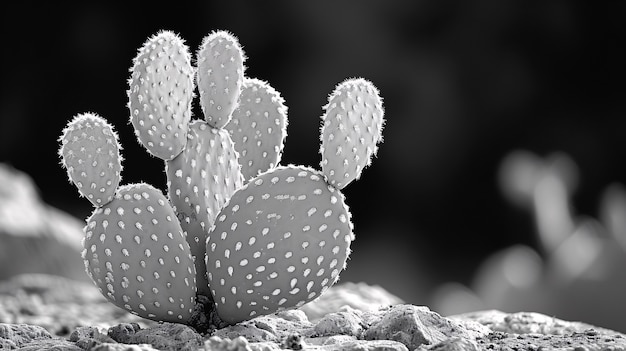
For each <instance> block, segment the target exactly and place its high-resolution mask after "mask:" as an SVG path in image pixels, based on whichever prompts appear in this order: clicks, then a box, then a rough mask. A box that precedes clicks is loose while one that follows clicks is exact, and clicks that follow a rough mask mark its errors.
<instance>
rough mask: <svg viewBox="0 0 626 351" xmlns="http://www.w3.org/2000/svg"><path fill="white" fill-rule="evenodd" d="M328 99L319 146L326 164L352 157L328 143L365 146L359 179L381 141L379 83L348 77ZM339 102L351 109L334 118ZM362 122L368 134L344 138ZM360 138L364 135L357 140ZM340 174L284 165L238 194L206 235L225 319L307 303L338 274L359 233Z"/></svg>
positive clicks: (211, 282)
mask: <svg viewBox="0 0 626 351" xmlns="http://www.w3.org/2000/svg"><path fill="white" fill-rule="evenodd" d="M334 104H338V105H340V106H334ZM328 106H330V108H327V115H326V116H325V117H324V125H323V127H322V133H321V139H322V147H321V148H320V153H321V155H322V158H323V159H324V160H330V161H329V162H322V165H329V164H330V165H332V164H333V162H338V161H337V160H338V159H342V158H345V157H346V156H345V155H343V154H339V153H336V154H333V155H332V156H326V154H325V153H324V150H325V149H326V148H325V146H327V145H333V147H334V148H335V149H337V150H348V151H347V152H348V153H349V154H350V155H356V154H357V153H360V154H361V155H363V156H362V157H361V159H357V165H356V168H357V169H358V168H359V167H360V169H358V172H356V173H352V174H351V177H352V179H354V178H356V177H358V175H359V174H360V171H361V170H362V167H363V165H366V164H369V157H371V155H372V154H373V153H374V152H375V150H376V148H377V143H378V142H379V141H380V140H381V133H382V125H383V109H382V102H381V99H380V97H379V95H378V90H377V89H376V88H375V87H374V85H373V84H372V83H370V82H368V81H366V80H364V79H351V80H347V81H345V82H344V83H342V84H340V85H339V86H338V88H337V89H336V90H335V92H334V93H333V94H332V95H331V96H330V98H329V103H328ZM337 109H343V110H344V111H346V112H345V113H346V115H347V118H343V119H341V118H340V117H339V116H338V113H337V115H332V116H333V117H328V115H330V113H332V112H328V111H335V112H336V110H337ZM352 111H356V112H352ZM357 113H358V115H356V116H355V114H357ZM359 116H360V118H356V117H359ZM368 124H369V125H370V126H369V128H368V127H367V126H366V125H368ZM333 128H336V130H337V131H332V130H333ZM361 129H364V130H363V132H362V133H361V136H358V135H357V136H358V137H352V138H349V137H345V138H341V137H340V136H341V135H342V134H340V133H344V132H345V133H351V134H354V133H357V134H358V132H359V131H360V130H361ZM346 131H347V132H346ZM355 139H356V140H357V141H358V142H356V143H354V142H351V141H352V140H355ZM353 149H357V150H356V151H354V150H353ZM333 157H334V158H333ZM364 157H367V158H368V159H367V160H366V159H365V158H364ZM359 165H360V166H359ZM331 169H332V168H331ZM333 175H334V174H333V173H329V172H323V171H322V172H319V171H315V170H313V169H311V168H307V167H303V166H293V165H290V166H287V167H277V168H275V169H270V170H269V171H267V172H265V173H262V174H261V175H259V176H257V177H255V178H253V179H251V180H250V182H249V183H248V184H246V185H245V186H244V187H243V188H241V189H240V190H238V191H237V192H236V193H235V194H234V195H233V196H232V198H231V199H230V202H229V203H228V206H226V207H225V208H224V209H223V210H222V212H220V215H219V217H218V220H217V221H216V223H215V226H214V227H213V228H212V229H211V231H210V233H209V236H208V239H207V256H206V258H207V262H206V266H207V271H208V278H209V286H210V287H211V293H212V295H213V297H214V300H215V305H216V309H217V313H218V314H219V316H220V317H221V319H222V320H224V321H225V322H228V323H236V322H240V321H243V320H246V319H249V318H252V317H254V316H258V315H261V314H268V313H273V312H275V311H279V310H282V309H286V308H293V307H300V306H302V305H303V304H305V303H307V302H309V301H311V300H313V299H315V298H317V297H318V296H320V295H321V294H323V293H324V292H325V291H326V289H328V288H329V287H330V286H332V285H333V284H334V283H335V282H336V281H337V279H339V273H340V272H341V270H343V269H344V268H345V265H346V260H347V258H348V255H349V254H350V244H351V243H352V241H353V240H354V233H353V225H352V222H351V215H350V211H349V209H348V207H347V206H346V204H345V202H344V196H343V194H342V193H341V192H340V190H339V186H342V187H344V186H345V185H347V184H348V183H349V182H350V180H351V179H350V180H345V179H344V180H341V181H336V178H334V177H333ZM346 178H349V177H346ZM335 184H337V185H335Z"/></svg>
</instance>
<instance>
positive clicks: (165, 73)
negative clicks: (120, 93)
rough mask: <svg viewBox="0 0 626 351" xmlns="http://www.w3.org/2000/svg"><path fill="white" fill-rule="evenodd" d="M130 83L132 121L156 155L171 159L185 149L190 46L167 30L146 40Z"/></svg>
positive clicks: (190, 90) (190, 97)
mask: <svg viewBox="0 0 626 351" xmlns="http://www.w3.org/2000/svg"><path fill="white" fill-rule="evenodd" d="M133 63H134V64H133V67H132V68H131V70H130V71H131V77H130V79H129V80H128V85H129V89H128V91H127V93H128V108H129V110H130V120H131V122H132V124H133V126H134V127H135V134H136V135H137V138H138V139H139V141H140V142H141V143H142V144H143V145H144V146H145V147H146V149H147V150H148V152H150V153H151V154H152V155H154V156H156V157H159V158H161V159H164V160H170V159H172V158H174V157H176V155H178V154H179V153H180V152H181V151H182V149H183V148H184V147H185V141H186V140H187V130H188V123H189V121H190V119H191V102H192V100H193V96H194V93H193V91H194V79H193V78H194V76H193V74H194V70H193V67H192V66H191V56H190V54H189V50H188V48H187V46H186V45H185V44H184V43H183V40H182V39H180V38H179V37H178V36H177V35H176V34H174V33H172V32H169V31H163V32H160V33H158V34H157V35H155V36H153V37H151V38H150V39H148V41H146V43H145V44H144V45H143V47H142V48H141V49H139V53H138V54H137V57H135V59H134V60H133Z"/></svg>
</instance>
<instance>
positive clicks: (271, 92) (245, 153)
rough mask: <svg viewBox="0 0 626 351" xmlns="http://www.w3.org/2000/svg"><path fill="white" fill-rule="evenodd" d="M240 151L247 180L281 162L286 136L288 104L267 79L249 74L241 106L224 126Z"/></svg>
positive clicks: (240, 160)
mask: <svg viewBox="0 0 626 351" xmlns="http://www.w3.org/2000/svg"><path fill="white" fill-rule="evenodd" d="M225 128H226V129H228V131H229V132H230V136H231V137H232V139H233V141H234V142H235V149H237V151H238V152H239V155H240V159H239V162H240V163H241V173H242V174H243V176H244V179H245V180H249V179H251V178H253V177H256V176H257V175H259V174H260V173H263V172H265V171H268V170H270V169H272V168H274V167H276V166H277V165H278V163H279V162H280V157H281V154H282V151H283V145H284V141H285V138H286V136H287V107H286V106H285V101H284V99H283V98H282V97H281V96H280V94H279V93H278V92H277V91H276V90H275V89H274V88H272V87H271V86H270V85H269V84H268V83H266V82H264V81H261V80H258V79H253V78H246V79H244V82H243V88H242V90H241V97H240V99H239V106H237V108H236V109H235V111H234V112H233V114H232V119H231V120H230V122H229V123H228V124H227V125H226V127H225Z"/></svg>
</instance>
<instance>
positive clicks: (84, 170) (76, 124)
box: [59, 113, 122, 206]
mask: <svg viewBox="0 0 626 351" xmlns="http://www.w3.org/2000/svg"><path fill="white" fill-rule="evenodd" d="M59 141H60V143H61V148H60V149H59V155H60V156H61V159H62V162H61V164H62V165H63V167H64V168H65V169H66V170H67V175H68V177H69V179H70V180H71V181H72V183H74V185H76V187H77V188H78V191H79V192H80V194H81V195H82V196H84V197H86V198H87V199H88V200H89V201H91V203H92V204H93V205H94V206H102V205H104V204H106V203H108V202H109V201H111V200H112V199H113V196H114V195H115V189H117V186H118V185H119V183H120V180H121V172H122V156H121V155H120V146H119V143H118V140H117V134H116V133H115V131H114V130H113V127H112V126H111V125H110V124H109V123H108V122H107V121H106V120H105V119H104V118H102V117H100V116H98V115H96V114H94V113H82V114H79V115H77V116H76V117H74V119H73V120H72V121H70V122H69V123H68V124H67V127H66V128H65V129H64V130H63V134H62V135H61V137H60V138H59Z"/></svg>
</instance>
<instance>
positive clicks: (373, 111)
mask: <svg viewBox="0 0 626 351" xmlns="http://www.w3.org/2000/svg"><path fill="white" fill-rule="evenodd" d="M196 55H197V58H196V59H195V60H193V61H192V60H191V57H190V54H189V51H188V48H187V46H186V45H185V44H184V42H183V40H182V39H181V38H180V37H178V36H177V35H176V34H174V33H173V32H170V31H161V32H159V33H157V34H156V35H154V36H152V37H150V38H149V39H148V40H147V41H146V42H145V43H144V44H143V46H142V47H141V48H140V49H139V52H138V54H137V57H135V59H134V61H133V67H132V68H131V77H130V79H129V80H128V83H129V89H128V91H127V94H128V107H129V111H130V121H131V122H132V125H133V128H134V130H135V134H136V136H137V139H138V141H139V142H140V143H141V145H143V146H144V147H145V148H146V150H147V151H148V152H149V153H150V154H151V155H153V156H156V157H159V158H161V159H163V160H164V161H165V170H166V172H165V173H166V175H167V190H168V191H167V193H168V196H165V195H164V194H163V192H162V190H160V189H156V188H155V187H153V186H151V185H149V184H145V183H138V184H126V185H120V181H121V171H122V164H121V162H122V157H121V155H120V150H121V149H122V147H121V146H120V144H119V142H118V140H117V135H116V133H115V132H114V130H113V127H112V126H111V125H110V124H109V123H108V122H107V121H106V119H104V118H102V117H100V116H98V115H96V114H94V113H83V114H79V115H77V116H76V117H74V118H73V119H72V120H71V121H69V122H68V124H67V127H66V128H65V129H64V130H63V133H62V136H61V137H60V138H59V142H60V144H61V145H60V148H59V155H60V156H61V158H62V160H61V163H62V165H63V167H64V168H65V169H66V171H67V174H68V177H69V179H70V180H71V182H72V183H73V184H74V185H75V186H76V187H77V188H78V191H79V193H80V194H81V195H82V196H84V197H86V198H87V199H88V200H89V201H90V202H91V203H92V205H93V206H94V207H95V209H94V211H93V214H92V215H91V216H90V217H89V218H88V219H87V225H86V226H85V228H84V232H85V237H84V238H83V251H82V258H83V260H84V263H85V269H86V272H87V275H88V276H89V277H90V278H91V280H92V281H93V282H94V284H95V285H96V287H98V289H99V290H100V292H101V293H102V295H104V296H105V297H106V298H107V299H108V300H109V301H110V302H111V303H113V304H115V305H116V306H118V307H119V308H121V309H124V310H126V311H128V312H130V313H133V314H136V315H138V316H141V317H143V318H147V319H151V320H155V321H165V322H175V323H184V324H187V325H190V326H192V327H194V328H196V329H197V330H198V331H200V332H208V331H210V330H212V329H215V328H221V327H224V326H226V325H228V324H234V323H238V322H241V321H245V320H248V319H251V318H254V317H257V316H261V315H265V314H270V313H274V312H277V311H280V310H283V309H289V308H298V307H300V306H302V305H304V304H306V303H308V302H310V301H312V300H314V299H317V298H318V297H320V296H321V295H322V294H323V293H324V292H325V291H326V290H327V289H328V288H330V287H331V286H332V285H333V284H334V283H335V282H337V280H338V279H339V275H340V273H341V271H342V270H343V269H344V268H345V267H346V261H347V259H348V256H349V255H350V245H351V243H352V241H354V239H355V235H354V228H353V225H352V218H351V217H352V216H351V214H350V211H349V208H348V206H347V205H346V201H345V198H344V195H343V194H342V193H341V189H343V188H344V187H345V186H346V185H348V184H349V183H351V182H352V181H353V180H355V179H358V178H359V176H360V175H361V172H362V171H363V169H364V168H365V167H367V166H368V165H369V164H370V162H371V159H372V156H373V155H375V154H376V150H377V147H378V143H379V142H381V141H382V129H383V125H384V119H383V112H384V111H383V106H382V98H381V97H380V96H379V92H378V89H376V87H374V85H373V84H372V83H371V82H369V81H367V80H365V79H362V78H355V79H348V80H346V81H344V82H342V83H340V84H339V85H337V87H336V88H335V90H334V92H333V93H332V94H331V95H330V97H329V101H328V105H326V106H325V107H324V115H323V116H322V127H321V129H320V134H321V135H320V140H321V145H320V153H321V155H322V161H321V168H322V169H321V170H319V171H318V170H315V169H313V168H310V167H307V166H296V165H288V166H284V165H279V162H280V159H281V154H282V152H283V146H284V141H285V137H286V135H287V131H286V129H287V126H288V121H287V107H286V106H285V102H284V100H283V99H282V97H281V96H280V93H279V92H278V91H276V90H275V89H274V88H272V87H271V86H270V85H269V84H268V83H267V82H264V81H261V80H259V79H255V78H249V77H244V66H243V62H244V59H245V55H244V53H243V50H242V49H241V46H240V45H239V43H238V41H237V38H235V37H234V36H233V35H232V34H230V33H228V32H225V31H216V32H212V33H211V34H209V35H208V36H207V37H206V38H205V39H204V40H203V42H202V45H201V47H200V49H199V50H197V51H196ZM192 62H193V63H196V64H197V67H194V66H193V65H192ZM195 82H197V83H198V92H199V94H198V95H199V97H198V99H199V100H200V107H201V109H202V113H203V114H204V118H197V119H195V120H193V121H192V120H191V103H192V101H193V99H194V98H195V96H196V94H195V92H194V89H195Z"/></svg>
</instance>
